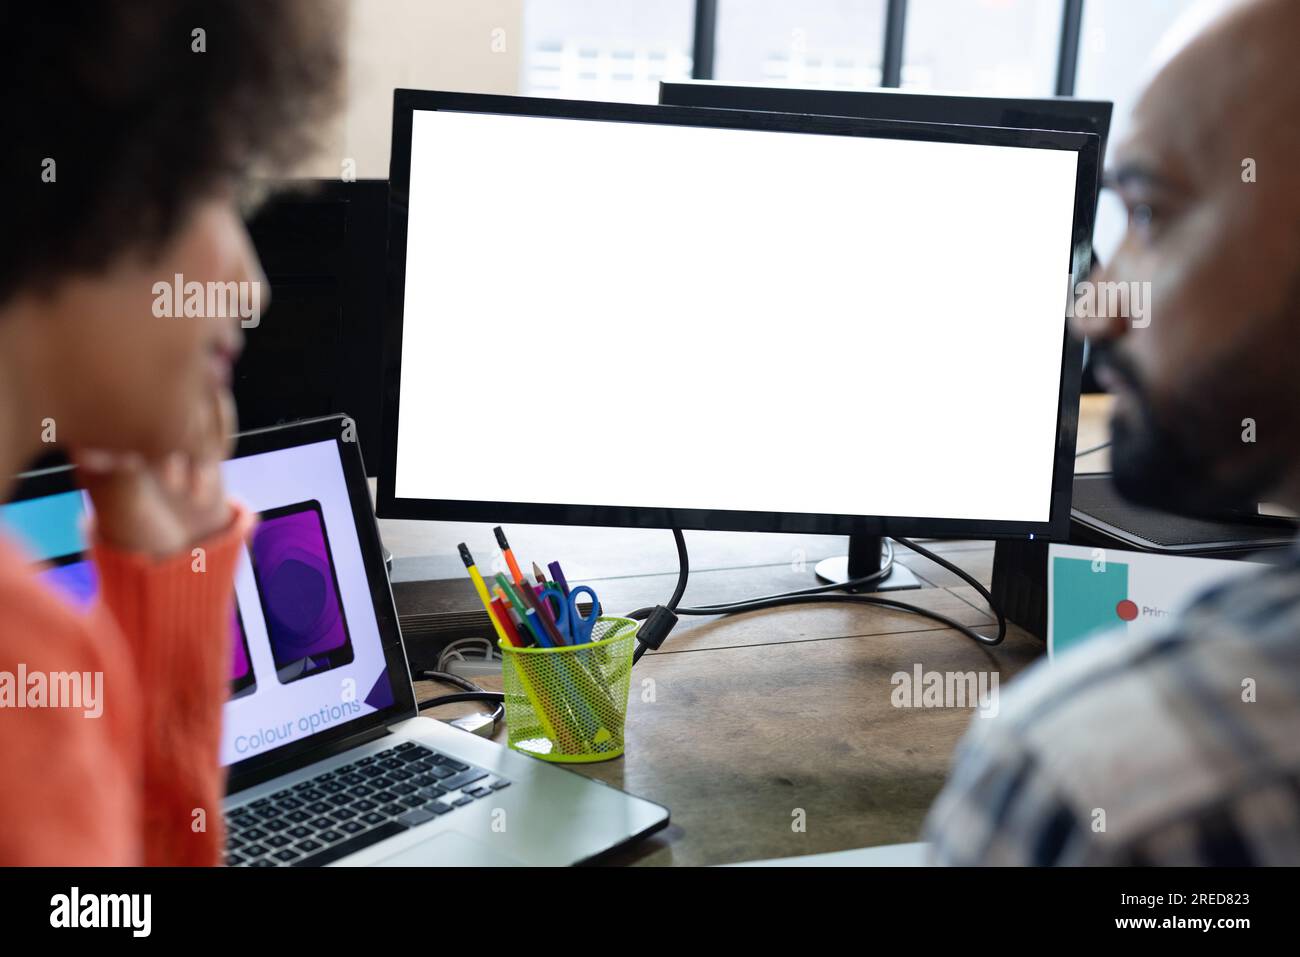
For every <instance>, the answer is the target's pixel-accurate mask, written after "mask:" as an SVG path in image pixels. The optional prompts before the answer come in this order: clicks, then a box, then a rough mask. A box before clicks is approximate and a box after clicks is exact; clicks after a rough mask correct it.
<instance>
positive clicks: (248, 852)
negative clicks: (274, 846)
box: [244, 844, 271, 858]
mask: <svg viewBox="0 0 1300 957" xmlns="http://www.w3.org/2000/svg"><path fill="white" fill-rule="evenodd" d="M270 852H271V849H270V848H269V847H264V846H263V845H261V844H250V845H248V847H246V848H244V856H245V857H249V858H253V857H261V856H262V855H263V854H269V853H270Z"/></svg>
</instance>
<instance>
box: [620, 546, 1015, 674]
mask: <svg viewBox="0 0 1300 957" xmlns="http://www.w3.org/2000/svg"><path fill="white" fill-rule="evenodd" d="M675 534H676V535H677V538H678V543H679V544H678V556H679V558H680V559H682V561H683V564H682V571H681V572H680V573H679V576H678V590H677V591H675V592H674V593H673V598H674V600H680V599H681V594H682V592H684V591H685V572H686V565H685V558H684V552H685V542H684V541H683V540H682V538H681V533H680V532H675ZM896 541H897V542H898V543H899V544H900V545H903V546H905V547H907V548H910V549H911V550H912V551H914V552H916V553H917V554H918V555H922V556H924V557H925V558H928V559H930V561H932V562H934V563H935V564H937V565H939V566H941V567H943V568H946V569H948V570H949V571H950V572H952V573H953V574H954V575H957V576H958V577H959V578H961V579H962V580H963V581H965V582H966V583H967V584H969V585H970V586H971V587H973V588H974V589H975V590H976V591H978V592H979V593H980V596H981V597H982V598H983V599H984V601H985V602H986V603H987V604H988V606H989V608H990V609H991V610H992V611H993V614H994V615H995V616H996V617H997V620H998V633H997V636H996V637H993V638H990V637H988V636H987V635H982V634H980V633H979V632H977V631H975V630H974V629H973V628H971V627H969V626H968V625H963V624H962V623H961V622H959V621H956V620H955V619H952V618H949V617H948V616H947V615H943V614H940V613H939V612H937V611H931V610H930V609H928V608H921V607H918V606H916V605H910V604H908V603H907V602H902V601H895V600H894V599H892V598H878V597H874V596H867V595H834V594H828V592H833V591H837V590H839V589H852V588H859V587H861V586H863V585H867V584H870V583H871V582H872V581H875V580H877V579H879V578H883V577H884V576H885V575H886V574H888V571H889V570H890V569H892V567H893V562H894V554H893V547H892V546H890V547H889V557H888V559H887V560H886V562H885V563H883V564H882V567H881V569H880V571H879V572H874V573H872V574H871V575H866V576H864V577H862V578H858V579H853V580H851V581H848V582H841V583H838V584H830V585H819V586H816V587H813V588H805V589H802V590H800V591H793V592H786V593H784V594H780V595H768V596H764V597H762V598H755V599H750V600H747V601H738V602H723V603H719V604H715V605H705V606H701V607H691V608H682V607H680V606H675V607H674V608H673V613H674V615H692V616H701V617H723V616H726V615H734V614H740V613H742V612H750V611H762V610H765V609H768V608H777V607H780V606H783V605H811V604H829V603H832V602H835V603H848V604H859V605H876V606H879V607H884V608H897V609H899V610H900V611H907V612H911V613H912V614H916V615H921V616H922V617H925V618H929V619H931V620H933V621H937V622H939V623H940V624H942V625H945V626H947V627H948V628H952V629H953V630H954V631H959V632H961V633H962V634H963V635H965V636H966V637H968V638H970V639H971V640H972V641H975V642H977V643H979V644H981V645H985V646H986V647H993V646H995V645H1000V644H1001V643H1002V641H1003V639H1005V638H1006V634H1007V620H1006V616H1005V615H1003V614H1002V609H1000V608H999V607H998V606H997V604H996V603H995V602H994V600H993V595H992V594H990V593H989V591H988V589H987V588H985V587H984V586H983V585H982V584H981V583H980V582H979V581H978V580H976V579H975V578H974V577H972V576H971V575H969V574H967V573H966V572H965V571H963V570H962V569H960V568H958V567H957V566H956V565H954V564H953V563H952V562H950V561H948V560H947V559H945V558H942V557H940V556H939V555H936V554H935V553H934V552H932V551H930V550H929V549H927V548H923V547H921V546H920V545H917V544H916V543H915V542H913V541H911V540H909V539H906V538H897V539H896ZM661 607H662V606H661ZM658 611H659V609H657V608H653V609H652V608H638V609H637V610H636V611H634V612H632V613H630V614H629V615H627V617H628V618H632V619H635V620H638V621H639V620H643V619H646V618H648V617H650V616H651V615H653V614H655V613H656V612H658ZM658 641H659V643H660V644H661V643H662V641H663V636H659V638H658ZM658 646H659V645H658V644H655V645H653V646H651V645H648V644H638V646H637V649H636V651H635V652H634V653H633V656H632V661H633V664H635V663H636V662H638V661H640V660H641V656H642V655H644V654H645V652H646V650H647V649H648V648H649V647H658Z"/></svg>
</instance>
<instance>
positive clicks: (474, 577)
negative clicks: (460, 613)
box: [457, 542, 510, 643]
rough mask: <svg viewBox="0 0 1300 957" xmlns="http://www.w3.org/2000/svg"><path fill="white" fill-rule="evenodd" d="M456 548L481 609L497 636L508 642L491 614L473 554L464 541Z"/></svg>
mask: <svg viewBox="0 0 1300 957" xmlns="http://www.w3.org/2000/svg"><path fill="white" fill-rule="evenodd" d="M457 548H459V549H460V560H461V561H463V562H464V563H465V569H466V570H467V571H468V572H469V580H470V581H472V582H473V583H474V590H475V591H476V592H478V600H479V601H481V602H482V603H483V610H484V611H486V612H487V616H488V620H489V621H491V622H492V627H493V628H494V629H496V633H497V638H498V639H499V640H500V641H503V642H506V643H509V641H510V639H509V638H508V637H507V636H506V632H505V629H504V628H502V627H501V622H499V621H497V617H496V615H494V614H492V599H491V598H489V597H488V590H487V585H485V584H484V583H483V576H482V575H480V574H479V571H478V566H477V565H475V564H474V556H473V555H471V554H470V553H469V547H468V546H467V545H466V544H465V543H464V542H461V543H460V545H458V546H457Z"/></svg>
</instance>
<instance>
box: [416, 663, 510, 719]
mask: <svg viewBox="0 0 1300 957" xmlns="http://www.w3.org/2000/svg"><path fill="white" fill-rule="evenodd" d="M411 677H412V678H413V679H414V680H416V681H441V682H443V683H444V684H449V685H455V686H456V687H457V688H460V689H461V691H460V693H457V694H445V695H439V696H438V697H436V698H430V699H429V700H428V701H425V702H422V703H421V704H420V705H419V706H418V708H417V710H419V711H427V710H429V709H430V708H437V707H439V706H441V705H444V704H456V703H457V702H461V701H486V702H488V703H490V704H493V703H494V704H496V708H495V709H494V710H493V712H492V732H491V733H492V734H495V733H496V726H497V724H498V723H499V722H500V721H501V719H502V718H503V717H504V716H505V713H506V706H505V700H506V696H505V695H504V694H502V693H501V692H500V691H487V690H485V689H483V688H480V687H479V686H478V685H476V684H474V682H472V681H470V680H469V679H468V678H462V677H461V676H460V675H457V674H452V673H451V672H450V671H419V672H415V673H413V674H412V675H411Z"/></svg>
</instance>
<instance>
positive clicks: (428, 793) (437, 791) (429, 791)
mask: <svg viewBox="0 0 1300 957" xmlns="http://www.w3.org/2000/svg"><path fill="white" fill-rule="evenodd" d="M415 793H416V794H418V795H419V796H420V797H422V798H426V799H427V798H440V797H442V796H443V795H444V794H446V793H447V792H446V791H444V790H443V789H442V788H420V790H418V791H416V792H415Z"/></svg>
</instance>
